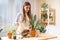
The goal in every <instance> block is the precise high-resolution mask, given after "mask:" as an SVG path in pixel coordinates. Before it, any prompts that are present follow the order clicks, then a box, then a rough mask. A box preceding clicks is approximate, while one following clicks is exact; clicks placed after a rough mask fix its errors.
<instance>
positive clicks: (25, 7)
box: [24, 5, 30, 13]
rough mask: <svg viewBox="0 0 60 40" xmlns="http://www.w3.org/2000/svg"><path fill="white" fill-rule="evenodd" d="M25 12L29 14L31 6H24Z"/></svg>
mask: <svg viewBox="0 0 60 40" xmlns="http://www.w3.org/2000/svg"><path fill="white" fill-rule="evenodd" d="M24 10H25V12H26V13H27V12H29V10H30V5H27V6H24Z"/></svg>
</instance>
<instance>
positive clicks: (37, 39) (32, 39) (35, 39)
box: [2, 34, 57, 40]
mask: <svg viewBox="0 0 60 40" xmlns="http://www.w3.org/2000/svg"><path fill="white" fill-rule="evenodd" d="M54 38H57V36H54V35H50V34H49V35H48V34H40V35H39V37H30V38H23V39H17V40H49V39H54ZM2 40H14V39H8V37H2Z"/></svg>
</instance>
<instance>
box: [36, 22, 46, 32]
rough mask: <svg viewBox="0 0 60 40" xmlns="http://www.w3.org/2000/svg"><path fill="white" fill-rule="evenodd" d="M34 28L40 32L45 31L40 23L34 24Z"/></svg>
mask: <svg viewBox="0 0 60 40" xmlns="http://www.w3.org/2000/svg"><path fill="white" fill-rule="evenodd" d="M36 29H37V30H39V31H40V32H41V33H45V32H46V30H45V29H44V28H42V24H39V23H38V24H37V25H36Z"/></svg>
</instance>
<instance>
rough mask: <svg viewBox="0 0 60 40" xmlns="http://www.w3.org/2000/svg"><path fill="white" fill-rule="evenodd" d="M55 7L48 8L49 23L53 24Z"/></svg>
mask: <svg viewBox="0 0 60 40" xmlns="http://www.w3.org/2000/svg"><path fill="white" fill-rule="evenodd" d="M55 16H56V15H55V9H53V8H50V9H49V24H54V25H55V21H56V17H55Z"/></svg>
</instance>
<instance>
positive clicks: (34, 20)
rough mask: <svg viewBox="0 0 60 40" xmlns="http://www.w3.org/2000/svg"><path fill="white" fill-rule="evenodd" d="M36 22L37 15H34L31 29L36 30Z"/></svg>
mask: <svg viewBox="0 0 60 40" xmlns="http://www.w3.org/2000/svg"><path fill="white" fill-rule="evenodd" d="M35 22H36V15H34V19H33V21H32V23H31V29H32V30H35V27H34V25H35Z"/></svg>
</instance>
